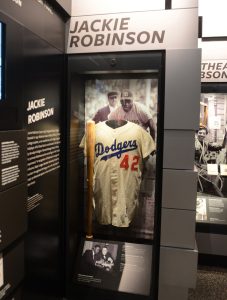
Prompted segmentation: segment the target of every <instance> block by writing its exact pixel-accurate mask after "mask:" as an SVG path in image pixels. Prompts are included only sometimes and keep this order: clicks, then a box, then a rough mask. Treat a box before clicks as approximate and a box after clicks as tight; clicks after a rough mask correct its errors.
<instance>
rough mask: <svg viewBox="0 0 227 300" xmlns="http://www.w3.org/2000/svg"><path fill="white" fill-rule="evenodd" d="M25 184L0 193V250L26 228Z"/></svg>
mask: <svg viewBox="0 0 227 300" xmlns="http://www.w3.org/2000/svg"><path fill="white" fill-rule="evenodd" d="M26 207H27V184H26V183H24V184H21V185H17V186H16V187H13V188H11V189H9V190H7V191H4V192H1V193H0V251H1V250H2V249H4V248H6V247H7V246H8V245H10V244H11V243H12V242H14V241H15V240H16V239H17V238H18V237H19V236H20V235H22V234H23V233H24V232H25V231H26V228H27V211H26Z"/></svg>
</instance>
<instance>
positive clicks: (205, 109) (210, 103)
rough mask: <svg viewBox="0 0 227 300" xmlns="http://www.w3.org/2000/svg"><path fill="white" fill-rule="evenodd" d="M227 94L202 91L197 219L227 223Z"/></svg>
mask: <svg viewBox="0 0 227 300" xmlns="http://www.w3.org/2000/svg"><path fill="white" fill-rule="evenodd" d="M226 132H227V94H218V93H216V94H211V93H210V94H202V95H201V101H200V127H199V130H198V131H197V132H196V136H195V165H196V168H197V171H198V188H197V191H198V194H197V221H205V222H212V223H217V224H223V223H224V224H227V151H226V150H227V147H226V138H227V133H226Z"/></svg>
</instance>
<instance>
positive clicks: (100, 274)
mask: <svg viewBox="0 0 227 300" xmlns="http://www.w3.org/2000/svg"><path fill="white" fill-rule="evenodd" d="M151 262H152V246H151V245H145V244H135V243H125V242H119V241H104V240H98V239H94V240H85V241H82V245H81V250H80V252H79V253H78V256H77V268H76V272H75V277H74V279H75V282H76V283H79V284H85V285H88V286H93V287H97V288H101V289H108V290H114V291H121V292H126V293H133V294H141V295H149V294H150V284H151Z"/></svg>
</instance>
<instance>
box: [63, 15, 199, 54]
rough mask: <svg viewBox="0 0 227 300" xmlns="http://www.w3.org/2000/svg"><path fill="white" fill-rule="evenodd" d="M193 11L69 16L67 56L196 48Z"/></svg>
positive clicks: (195, 27)
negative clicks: (87, 53)
mask: <svg viewBox="0 0 227 300" xmlns="http://www.w3.org/2000/svg"><path fill="white" fill-rule="evenodd" d="M197 18H198V17H197V10H196V9H185V10H162V11H146V12H136V13H120V14H107V15H94V16H80V17H72V18H71V19H70V24H69V29H68V44H67V53H86V52H110V51H138V50H153V49H185V48H186V49H188V48H196V47H197V38H196V37H197V23H198V22H197Z"/></svg>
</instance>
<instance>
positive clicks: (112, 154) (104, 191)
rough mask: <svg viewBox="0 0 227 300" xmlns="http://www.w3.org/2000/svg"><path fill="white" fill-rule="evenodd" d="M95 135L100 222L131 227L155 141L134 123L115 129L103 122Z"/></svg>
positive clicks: (96, 186)
mask: <svg viewBox="0 0 227 300" xmlns="http://www.w3.org/2000/svg"><path fill="white" fill-rule="evenodd" d="M95 132H96V138H95V163H94V200H95V214H96V217H97V220H98V222H99V223H100V224H103V225H104V224H105V225H107V224H112V225H114V226H118V227H128V226H129V224H130V222H131V221H132V219H133V216H134V214H135V210H136V208H137V206H138V196H139V189H140V183H141V176H142V169H143V158H145V157H147V156H148V155H149V154H150V153H151V152H152V151H153V150H155V143H154V140H153V139H152V137H151V136H150V135H149V134H148V132H146V131H145V130H144V129H143V128H142V127H140V126H139V125H137V124H134V123H132V122H127V123H126V124H125V125H123V126H121V127H118V128H115V129H113V128H111V127H109V126H108V125H107V124H106V122H100V123H98V124H96V125H95ZM81 146H83V145H82V143H81ZM85 151H86V150H85Z"/></svg>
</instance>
